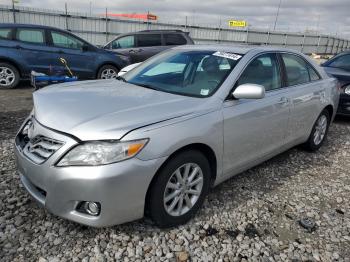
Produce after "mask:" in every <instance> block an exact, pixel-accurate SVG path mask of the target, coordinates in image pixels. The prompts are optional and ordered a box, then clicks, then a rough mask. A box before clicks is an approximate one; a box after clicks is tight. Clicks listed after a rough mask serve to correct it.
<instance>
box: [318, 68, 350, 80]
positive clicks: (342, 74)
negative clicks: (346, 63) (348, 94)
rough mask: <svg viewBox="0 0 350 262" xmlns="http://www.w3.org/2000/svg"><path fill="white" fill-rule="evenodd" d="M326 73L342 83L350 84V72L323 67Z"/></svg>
mask: <svg viewBox="0 0 350 262" xmlns="http://www.w3.org/2000/svg"><path fill="white" fill-rule="evenodd" d="M323 68H324V70H325V71H326V73H327V74H328V75H330V76H333V77H336V78H338V80H340V81H344V82H349V81H350V72H349V71H346V70H344V69H341V68H335V67H327V66H326V67H323Z"/></svg>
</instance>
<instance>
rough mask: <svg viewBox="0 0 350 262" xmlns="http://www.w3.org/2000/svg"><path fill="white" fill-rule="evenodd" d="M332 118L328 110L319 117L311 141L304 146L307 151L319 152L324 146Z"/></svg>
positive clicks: (310, 137)
mask: <svg viewBox="0 0 350 262" xmlns="http://www.w3.org/2000/svg"><path fill="white" fill-rule="evenodd" d="M329 124H330V116H329V112H328V110H326V109H324V110H323V111H322V112H321V114H320V115H319V116H318V118H317V120H316V122H315V124H314V126H313V128H312V131H311V134H310V136H309V139H308V140H307V141H306V143H305V144H304V145H303V146H304V148H305V149H306V150H307V151H310V152H313V151H317V150H318V149H319V148H320V147H321V146H322V144H323V142H324V140H325V139H326V137H327V134H328V128H329Z"/></svg>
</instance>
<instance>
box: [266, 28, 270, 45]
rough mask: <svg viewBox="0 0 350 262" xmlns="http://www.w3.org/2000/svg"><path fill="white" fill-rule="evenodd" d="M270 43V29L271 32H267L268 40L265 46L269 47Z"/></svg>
mask: <svg viewBox="0 0 350 262" xmlns="http://www.w3.org/2000/svg"><path fill="white" fill-rule="evenodd" d="M269 43H270V28H269V31H267V39H266V43H265V45H268V44H269Z"/></svg>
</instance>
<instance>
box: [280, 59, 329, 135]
mask: <svg viewBox="0 0 350 262" xmlns="http://www.w3.org/2000/svg"><path fill="white" fill-rule="evenodd" d="M280 55H281V58H282V59H281V60H282V62H283V65H284V68H285V69H284V70H285V78H286V79H285V82H286V86H287V88H288V89H289V92H288V99H289V100H290V101H291V117H290V122H289V127H288V134H287V142H293V141H297V140H303V139H307V136H308V135H309V134H310V132H311V128H312V126H313V124H314V122H315V121H316V119H317V117H318V114H319V113H321V108H320V105H321V100H322V99H324V98H325V95H326V87H325V86H323V84H322V81H320V80H321V77H320V76H319V75H318V73H317V71H316V70H315V69H314V68H313V66H312V65H311V64H310V63H309V62H307V61H306V60H305V59H304V58H303V57H301V56H299V55H296V54H292V53H282V54H280Z"/></svg>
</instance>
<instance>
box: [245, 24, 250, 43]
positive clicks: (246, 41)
mask: <svg viewBox="0 0 350 262" xmlns="http://www.w3.org/2000/svg"><path fill="white" fill-rule="evenodd" d="M248 37H249V26H247V35H246V40H245V43H246V45H248Z"/></svg>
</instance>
